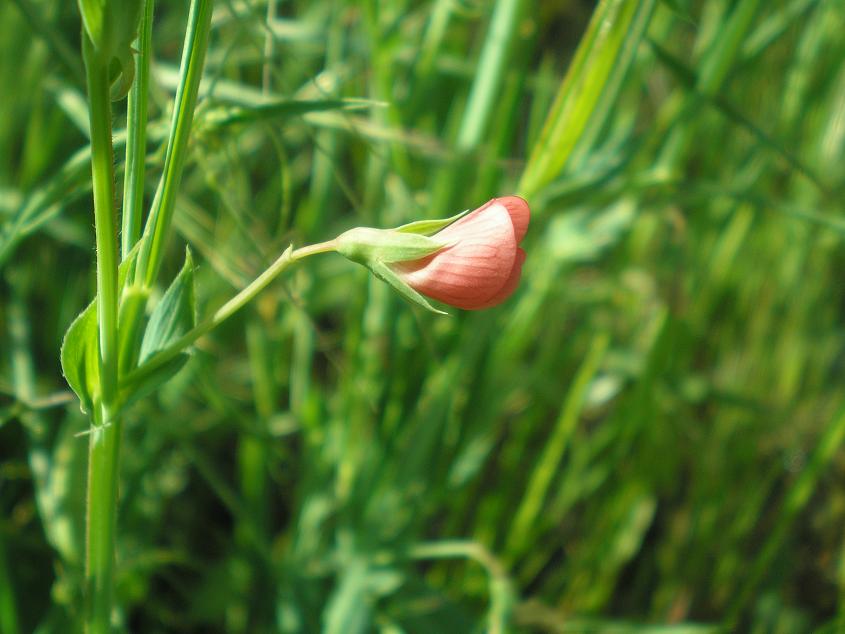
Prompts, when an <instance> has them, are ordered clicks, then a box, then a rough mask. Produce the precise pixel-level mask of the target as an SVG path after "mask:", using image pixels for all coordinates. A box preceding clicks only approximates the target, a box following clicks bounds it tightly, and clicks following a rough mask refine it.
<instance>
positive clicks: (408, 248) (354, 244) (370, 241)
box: [335, 227, 448, 265]
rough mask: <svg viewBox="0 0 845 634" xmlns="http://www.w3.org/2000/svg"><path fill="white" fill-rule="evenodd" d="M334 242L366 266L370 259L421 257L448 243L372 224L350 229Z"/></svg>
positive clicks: (347, 256)
mask: <svg viewBox="0 0 845 634" xmlns="http://www.w3.org/2000/svg"><path fill="white" fill-rule="evenodd" d="M335 242H336V244H337V247H336V250H337V252H338V253H340V254H341V255H343V256H345V257H346V258H348V259H350V260H352V261H353V262H358V263H359V264H365V265H369V263H370V262H406V261H408V260H418V259H420V258H424V257H426V256H429V255H431V254H432V253H436V252H437V251H440V250H441V249H443V248H444V247H446V246H448V245H447V244H446V243H444V242H441V241H439V240H435V239H433V238H429V237H427V236H424V235H419V234H417V233H402V232H398V231H394V230H392V229H372V228H370V227H358V228H356V229H350V230H349V231H347V232H346V233H342V234H341V235H339V236H338V237H337V239H336V241H335Z"/></svg>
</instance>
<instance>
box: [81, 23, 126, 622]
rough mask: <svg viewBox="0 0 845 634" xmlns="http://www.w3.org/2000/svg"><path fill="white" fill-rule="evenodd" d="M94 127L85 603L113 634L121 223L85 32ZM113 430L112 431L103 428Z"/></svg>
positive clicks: (89, 614)
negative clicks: (94, 385) (95, 399)
mask: <svg viewBox="0 0 845 634" xmlns="http://www.w3.org/2000/svg"><path fill="white" fill-rule="evenodd" d="M82 40H83V41H82V50H83V57H84V59H85V74H86V81H87V84H88V102H89V120H90V125H91V178H92V182H93V189H94V224H95V232H96V238H97V324H98V329H99V365H100V402H99V403H97V404H96V407H95V411H94V413H93V417H94V420H93V428H92V430H91V434H90V436H89V456H88V504H87V522H86V542H87V548H86V559H85V564H86V565H85V578H86V603H85V608H86V609H85V619H86V626H87V630H88V632H89V633H92V634H98V633H100V632H108V631H109V623H110V615H111V602H112V586H113V581H112V577H113V572H114V531H115V516H116V507H117V471H118V451H119V447H120V421H119V420H118V418H117V414H118V412H117V407H116V406H117V341H118V337H117V301H118V298H117V262H118V260H117V218H116V211H115V203H114V194H115V187H114V149H113V146H112V137H111V99H110V95H109V89H110V82H109V73H108V64H107V62H106V60H104V59H103V57H102V56H101V55H100V54H98V52H97V51H96V50H95V49H94V46H93V44H92V43H91V42H90V40H89V39H88V35H87V34H86V33H84V32H83V36H82ZM104 423H107V424H104Z"/></svg>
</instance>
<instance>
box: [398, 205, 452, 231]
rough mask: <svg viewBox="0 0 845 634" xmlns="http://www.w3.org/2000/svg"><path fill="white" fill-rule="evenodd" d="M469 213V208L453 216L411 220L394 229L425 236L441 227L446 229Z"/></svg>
mask: <svg viewBox="0 0 845 634" xmlns="http://www.w3.org/2000/svg"><path fill="white" fill-rule="evenodd" d="M468 213H469V209H467V210H465V211H462V212H461V213H459V214H455V215H454V216H452V217H451V218H439V219H437V220H417V221H415V222H409V223H408V224H406V225H402V226H401V227H396V228H395V229H394V230H393V231H399V232H400V233H420V234H422V235H425V236H430V235H432V234H434V233H437V232H438V231H440V230H441V229H445V228H446V227H448V226H449V225H450V224H452V223H453V222H455V221H456V220H460V219H461V218H463V217H464V216H466V215H467V214H468Z"/></svg>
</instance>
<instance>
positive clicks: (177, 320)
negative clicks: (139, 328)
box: [139, 249, 197, 363]
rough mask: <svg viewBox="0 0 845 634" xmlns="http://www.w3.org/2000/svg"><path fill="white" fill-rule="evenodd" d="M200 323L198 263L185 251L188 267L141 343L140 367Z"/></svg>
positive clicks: (167, 294) (164, 299) (166, 296)
mask: <svg viewBox="0 0 845 634" xmlns="http://www.w3.org/2000/svg"><path fill="white" fill-rule="evenodd" d="M196 323H197V312H196V293H195V292H194V261H193V258H192V257H191V250H190V249H186V250H185V264H184V265H183V266H182V270H181V271H180V272H179V275H177V276H176V279H174V280H173V283H172V284H171V285H170V288H168V289H167V291H166V292H165V294H164V297H162V298H161V301H160V302H159V303H158V305H157V306H156V307H155V310H153V314H152V315H151V316H150V321H149V323H148V324H147V329H146V330H145V331H144V338H143V341H142V342H141V352H140V355H139V361H140V363H143V362H144V361H146V360H147V359H148V358H149V357H151V356H152V355H153V354H155V353H156V352H158V351H159V350H161V349H162V348H166V347H167V345H168V344H169V343H171V342H172V341H174V340H175V339H178V338H179V337H181V336H182V335H184V334H185V333H186V332H188V331H189V330H190V329H191V328H193V327H194V326H195V325H196Z"/></svg>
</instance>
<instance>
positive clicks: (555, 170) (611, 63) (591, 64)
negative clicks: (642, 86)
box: [518, 0, 655, 199]
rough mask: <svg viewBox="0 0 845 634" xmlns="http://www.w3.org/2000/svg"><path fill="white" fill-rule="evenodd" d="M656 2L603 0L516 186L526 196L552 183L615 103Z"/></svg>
mask: <svg viewBox="0 0 845 634" xmlns="http://www.w3.org/2000/svg"><path fill="white" fill-rule="evenodd" d="M654 5H655V0H639V2H633V1H632V0H602V2H600V3H599V5H598V7H596V10H595V12H594V13H593V17H592V19H591V20H590V26H589V28H588V29H587V32H586V33H585V34H584V37H583V38H582V40H581V43H580V44H579V45H578V50H577V52H576V54H575V58H574V59H573V61H572V64H571V65H570V67H569V71H568V72H567V74H566V77H565V79H564V80H563V83H562V84H561V87H560V91H559V92H558V95H557V97H556V98H555V102H554V104H553V105H552V108H551V110H550V111H549V114H548V117H547V119H546V123H545V125H544V126H543V131H542V132H541V134H540V139H539V140H538V142H537V143H536V144H535V149H534V152H533V153H532V154H531V157H530V159H529V161H528V164H527V165H526V166H525V172H524V173H523V175H522V180H521V181H520V185H519V188H518V191H519V193H520V194H521V195H522V196H524V197H526V198H529V199H531V198H533V197H534V195H535V194H536V193H537V192H538V191H539V190H541V189H542V188H543V187H544V186H545V185H547V184H548V183H549V182H550V181H551V180H553V179H554V178H555V177H556V176H557V175H558V174H559V173H560V172H561V170H562V169H563V168H564V166H565V165H566V164H567V162H568V161H569V159H570V158H571V157H572V153H573V151H574V150H575V148H576V146H577V145H578V143H579V141H581V139H582V136H583V135H584V134H585V133H586V132H588V131H589V128H590V122H591V120H593V119H594V118H596V117H597V116H598V117H599V118H602V117H604V116H605V115H606V113H607V112H608V111H609V108H610V105H612V103H613V101H615V96H616V95H615V93H616V92H617V90H618V87H619V85H620V84H621V80H622V78H624V76H625V73H626V72H627V70H628V67H629V66H630V63H631V61H632V60H633V58H634V54H635V52H636V49H637V46H638V45H639V42H640V40H641V39H642V36H643V34H644V33H645V30H646V27H647V26H648V23H649V20H650V18H651V14H652V11H653V10H654Z"/></svg>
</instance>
